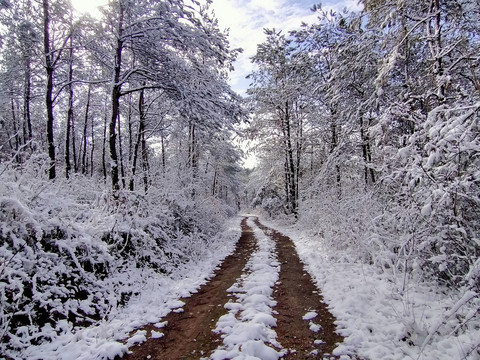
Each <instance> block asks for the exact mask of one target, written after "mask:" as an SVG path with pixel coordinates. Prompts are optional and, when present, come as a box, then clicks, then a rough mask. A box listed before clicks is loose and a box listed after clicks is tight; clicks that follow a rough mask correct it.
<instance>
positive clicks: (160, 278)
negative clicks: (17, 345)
mask: <svg viewBox="0 0 480 360" xmlns="http://www.w3.org/2000/svg"><path fill="white" fill-rule="evenodd" d="M240 220H241V218H239V217H237V218H233V219H231V220H230V221H229V222H228V223H227V224H226V226H225V231H224V232H222V233H220V234H219V235H218V236H216V237H215V238H214V239H212V240H211V241H210V244H209V245H208V246H207V247H206V248H205V249H203V252H202V254H201V256H198V258H197V259H195V260H193V261H190V262H188V263H186V264H183V265H181V266H179V267H178V268H176V269H175V270H174V271H173V272H172V273H170V274H168V275H162V274H159V273H156V272H154V271H152V270H151V269H150V270H149V269H145V268H144V269H136V270H137V272H134V271H135V269H130V270H131V272H129V273H126V274H123V276H125V277H128V278H129V280H128V281H129V282H131V281H132V280H134V281H135V282H137V284H138V291H139V293H138V295H136V296H132V298H131V299H130V301H129V302H128V303H127V304H126V306H124V307H118V308H115V309H112V310H111V312H110V313H109V314H108V317H107V318H105V319H102V320H100V321H98V323H97V324H95V325H94V326H90V327H87V328H78V329H72V328H71V327H70V326H69V325H68V324H67V322H66V321H60V322H59V323H58V324H57V327H56V328H55V329H54V328H52V327H47V326H45V327H44V329H43V331H42V335H44V336H47V337H49V338H51V339H52V341H51V342H44V343H41V344H40V345H38V346H30V347H29V348H27V349H26V350H25V351H24V352H23V353H22V355H21V358H23V359H32V360H33V359H43V360H49V359H52V360H53V359H56V360H81V359H85V360H92V359H113V358H114V357H115V356H117V355H122V354H124V353H126V352H127V346H126V345H124V344H123V343H122V342H121V341H122V340H124V339H127V338H128V337H129V333H130V332H132V331H133V330H135V329H136V328H139V327H141V326H143V325H146V324H148V323H155V322H158V321H159V320H160V319H161V318H162V317H164V316H165V315H167V314H168V313H169V312H170V311H171V310H174V311H175V309H181V307H182V306H183V302H182V301H180V300H178V299H179V298H181V297H188V296H190V295H191V294H193V293H195V292H196V291H197V290H198V289H199V287H200V286H201V285H203V284H205V283H206V282H207V280H208V279H209V278H210V277H211V276H212V275H213V272H214V271H215V269H217V268H218V266H219V264H220V263H221V261H222V260H223V259H224V258H225V257H226V256H228V255H229V254H231V253H232V252H233V250H234V247H235V243H236V241H237V240H238V239H239V237H240V233H241V231H240V225H239V223H240ZM62 324H63V325H64V326H63V329H61V328H62ZM159 327H160V328H161V326H159ZM59 329H61V331H59ZM59 332H60V333H61V335H58V333H59ZM153 336H154V337H161V336H162V333H161V332H160V331H159V332H154V334H153ZM145 340H146V337H145V334H144V333H143V332H142V331H137V333H136V334H135V335H133V336H132V337H131V338H130V339H128V341H127V344H128V345H129V346H131V345H133V344H138V343H141V342H143V341H145Z"/></svg>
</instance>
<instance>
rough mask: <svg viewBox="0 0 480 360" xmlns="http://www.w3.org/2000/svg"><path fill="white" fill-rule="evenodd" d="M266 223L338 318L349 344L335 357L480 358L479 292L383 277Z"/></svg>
mask: <svg viewBox="0 0 480 360" xmlns="http://www.w3.org/2000/svg"><path fill="white" fill-rule="evenodd" d="M262 222H263V223H264V224H266V225H268V226H270V227H274V228H276V229H279V230H280V231H281V232H283V233H284V234H285V235H287V236H289V237H290V238H291V239H292V240H293V241H294V243H295V245H296V247H297V251H298V253H299V256H300V258H301V259H302V261H303V262H304V263H305V264H306V269H307V270H308V271H309V273H310V274H311V275H312V276H313V278H314V279H315V281H316V283H317V286H318V288H319V289H320V290H321V292H322V295H323V296H324V299H325V301H326V302H327V303H328V305H329V308H330V311H331V312H332V314H333V315H334V316H335V317H336V318H337V321H336V325H337V328H338V331H339V333H340V334H341V335H343V336H344V337H345V341H344V343H343V344H341V345H340V346H339V347H338V348H337V349H336V350H335V351H334V354H335V355H341V356H342V358H350V357H351V356H352V355H354V354H356V355H358V356H360V357H362V358H364V359H372V360H376V359H381V360H400V359H417V360H452V359H455V360H460V359H471V360H474V359H480V352H479V351H480V301H479V299H478V296H477V297H476V298H475V295H476V294H475V293H473V292H468V291H467V292H459V293H458V294H457V293H454V292H452V291H451V290H450V291H446V289H440V288H438V287H436V286H435V285H434V284H428V283H415V282H414V281H413V280H411V279H408V278H404V277H403V276H402V275H401V274H397V275H396V276H394V275H393V272H392V274H388V273H382V272H380V271H379V270H378V269H377V268H375V267H373V266H370V265H366V264H361V263H357V262H353V261H349V260H348V258H343V259H342V258H341V257H340V256H333V254H331V253H329V249H327V248H326V247H324V246H322V242H321V240H319V239H318V238H315V237H313V236H310V235H309V234H307V231H306V230H305V229H299V228H296V227H295V226H289V227H287V226H280V225H278V224H273V223H269V222H268V221H267V220H262ZM404 284H405V286H404ZM402 287H404V288H405V290H404V291H403V292H402V291H401V288H402Z"/></svg>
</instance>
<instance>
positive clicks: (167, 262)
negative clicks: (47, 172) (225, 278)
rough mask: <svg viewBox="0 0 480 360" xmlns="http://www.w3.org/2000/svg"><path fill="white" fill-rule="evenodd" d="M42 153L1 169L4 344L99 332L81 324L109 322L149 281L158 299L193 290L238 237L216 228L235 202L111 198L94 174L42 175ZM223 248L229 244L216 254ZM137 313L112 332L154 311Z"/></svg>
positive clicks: (30, 347) (18, 353)
mask: <svg viewBox="0 0 480 360" xmlns="http://www.w3.org/2000/svg"><path fill="white" fill-rule="evenodd" d="M41 160H43V159H41V158H35V159H34V158H32V159H31V160H30V162H29V163H27V164H24V167H23V168H22V169H21V171H20V169H8V168H7V169H4V171H3V173H2V175H1V180H2V181H1V182H0V194H1V196H0V204H1V205H0V206H1V212H0V224H1V225H0V226H1V232H0V238H1V246H0V279H1V281H0V288H1V291H0V331H1V333H0V334H1V343H0V344H1V345H0V346H1V351H0V352H1V353H2V354H6V355H9V356H11V357H12V358H31V356H34V354H35V353H36V352H37V353H39V352H41V351H47V350H46V349H48V348H49V347H48V344H50V343H52V344H55V345H53V346H52V348H56V349H57V350H58V349H59V346H60V345H59V341H60V343H63V345H62V346H64V345H66V342H67V341H68V342H70V341H74V340H73V338H72V337H74V334H84V335H81V336H85V341H86V342H88V340H87V339H88V338H90V336H94V335H93V333H92V334H90V335H88V334H89V333H88V332H84V330H82V329H83V328H84V327H85V326H94V327H98V326H107V325H105V321H107V322H108V321H112V320H113V319H114V318H115V317H116V316H118V314H119V313H122V311H123V310H122V309H123V308H124V307H127V308H128V307H129V306H132V305H131V304H134V303H136V302H138V300H136V298H137V297H138V296H143V297H144V299H146V298H148V296H150V295H148V293H146V292H145V288H152V289H155V291H156V294H152V295H151V297H152V298H155V301H156V300H158V299H159V296H160V294H161V293H163V292H169V294H168V295H167V294H165V296H166V299H170V300H174V299H176V298H177V297H179V296H184V295H188V293H189V292H190V291H193V290H195V287H198V286H199V284H200V283H201V282H203V281H204V279H205V277H206V276H208V274H209V272H210V271H212V270H213V268H214V267H215V266H216V264H217V263H218V261H219V260H220V259H219V258H218V257H219V256H225V255H226V254H228V252H229V251H231V250H232V244H233V242H234V241H235V240H236V239H235V236H238V229H237V230H236V232H235V234H234V235H233V236H232V235H230V236H229V237H228V241H226V242H225V244H224V245H222V244H221V242H222V241H225V239H223V238H221V237H218V236H216V234H217V233H219V231H221V230H222V226H223V223H224V222H225V219H226V217H227V213H229V212H231V211H230V210H229V207H228V206H227V205H225V203H222V202H220V201H218V200H215V199H213V198H202V199H200V198H197V200H193V199H192V198H191V197H189V196H182V195H181V192H180V191H178V190H177V191H176V192H175V191H173V187H170V190H171V191H172V194H173V195H172V196H165V195H164V194H163V193H156V192H154V191H152V192H151V193H150V195H149V196H148V197H147V196H145V195H142V194H141V193H135V192H127V191H122V192H120V194H119V196H118V198H115V197H112V195H111V193H109V191H108V190H106V187H105V185H104V183H103V182H102V181H100V182H99V181H98V180H96V179H95V178H85V177H83V176H78V177H74V178H71V179H70V180H68V181H67V180H63V181H62V180H60V179H59V180H57V181H55V182H50V181H48V180H46V179H44V173H43V171H44V168H41V167H37V166H36V165H35V164H34V162H35V161H37V162H39V163H42V161H41ZM219 247H227V248H229V250H226V251H221V252H220V253H219V254H218V255H217V256H216V257H215V256H213V257H212V252H215V251H217V250H218V248H219ZM215 258H216V260H214V261H217V263H212V264H210V265H209V266H207V267H206V268H205V266H204V267H203V268H202V266H200V265H199V264H202V261H204V260H205V259H208V260H209V261H212V259H215ZM195 266H197V267H199V268H198V270H195V271H192V270H189V271H188V272H187V273H188V275H189V276H190V277H191V279H190V280H189V281H190V282H191V281H192V279H194V278H195V276H194V274H198V275H197V277H198V280H196V281H197V283H190V284H189V283H188V282H183V285H184V288H183V289H180V288H179V289H177V290H174V289H175V287H176V286H177V285H178V284H175V281H174V279H177V280H180V279H181V277H182V276H184V275H185V274H182V272H183V271H185V269H186V267H189V268H192V267H195ZM169 281H171V282H172V283H171V284H170V283H169ZM162 284H165V288H164V289H163V288H162V287H163V285H162ZM166 307H167V308H168V306H166ZM159 309H160V310H159V311H163V312H165V311H166V310H165V309H163V310H162V307H161V306H160V307H159ZM135 313H136V312H135ZM132 314H134V312H132ZM163 315H165V313H161V314H159V315H158V318H156V319H155V320H156V321H158V319H159V318H160V317H161V316H163ZM131 316H137V318H132V319H131V321H130V325H129V326H125V324H117V325H115V326H117V328H116V330H115V326H114V325H112V324H110V326H113V328H112V333H111V334H110V336H113V335H114V334H115V336H114V338H115V339H117V340H121V339H122V336H123V337H125V336H127V334H128V329H130V330H133V327H134V326H135V324H136V326H140V325H142V324H144V323H147V322H148V321H153V320H152V319H151V317H152V316H154V314H153V315H152V312H150V313H149V317H150V318H148V319H142V316H141V315H140V314H136V315H131ZM134 320H135V321H134ZM142 321H143V323H142ZM102 324H104V325H102ZM91 331H93V330H91ZM118 331H120V332H119V333H116V332H118ZM79 336H80V335H79ZM60 338H61V339H63V340H59V339H60ZM107 338H108V337H107ZM75 341H80V339H77V340H75ZM97 345H98V346H100V345H101V343H98V344H97ZM72 346H73V345H72ZM83 346H84V347H86V348H84V349H83V350H82V351H83V352H84V353H85V354H87V355H88V354H90V355H92V351H93V352H94V353H95V352H96V351H100V353H102V354H107V353H109V351H110V350H111V352H112V353H115V354H117V351H120V350H121V349H123V348H122V346H121V344H117V345H115V344H110V345H109V343H108V342H106V343H105V346H106V348H105V349H103V350H101V349H100V348H96V347H93V348H88V346H87V345H86V344H84V345H83ZM102 346H103V345H102ZM35 348H37V349H36V350H35ZM107 348H108V349H107ZM42 349H43V350H42ZM89 349H90V350H89ZM109 349H110V350H109ZM87 350H88V351H87ZM49 351H51V349H50V350H49ZM58 351H60V353H61V352H62V350H58ZM55 354H56V355H55ZM58 354H59V353H58V352H54V353H48V351H47V353H46V355H44V356H41V357H42V358H61V357H59V355H58ZM77 355H78V354H77ZM87 355H85V356H86V357H85V359H87V358H88V359H91V358H95V357H89V356H87ZM72 356H73V355H72ZM92 356H93V355H92ZM107 357H108V356H107ZM108 358H113V357H108Z"/></svg>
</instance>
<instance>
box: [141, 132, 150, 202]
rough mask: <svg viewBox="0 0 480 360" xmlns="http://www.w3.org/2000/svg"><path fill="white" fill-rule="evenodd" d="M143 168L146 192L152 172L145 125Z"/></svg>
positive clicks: (143, 133) (143, 134)
mask: <svg viewBox="0 0 480 360" xmlns="http://www.w3.org/2000/svg"><path fill="white" fill-rule="evenodd" d="M142 169H143V186H144V190H145V194H146V193H147V191H148V173H149V172H150V165H149V164H148V148H147V141H146V139H145V125H144V126H143V131H142Z"/></svg>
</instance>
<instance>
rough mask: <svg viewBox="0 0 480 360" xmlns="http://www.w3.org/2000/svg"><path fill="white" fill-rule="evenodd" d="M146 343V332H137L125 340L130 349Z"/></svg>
mask: <svg viewBox="0 0 480 360" xmlns="http://www.w3.org/2000/svg"><path fill="white" fill-rule="evenodd" d="M145 341H147V331H146V330H138V331H137V332H136V333H135V334H134V335H133V336H131V337H130V338H129V339H128V340H127V346H128V347H131V346H133V345H139V344H141V343H144V342H145Z"/></svg>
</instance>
